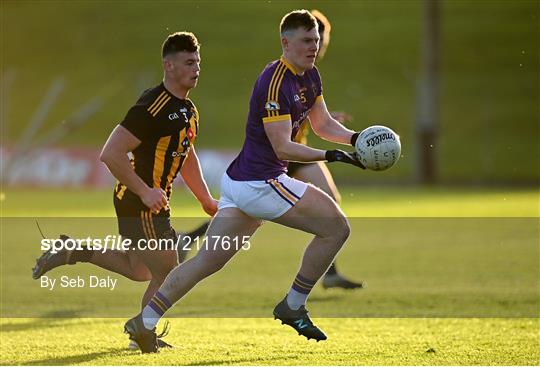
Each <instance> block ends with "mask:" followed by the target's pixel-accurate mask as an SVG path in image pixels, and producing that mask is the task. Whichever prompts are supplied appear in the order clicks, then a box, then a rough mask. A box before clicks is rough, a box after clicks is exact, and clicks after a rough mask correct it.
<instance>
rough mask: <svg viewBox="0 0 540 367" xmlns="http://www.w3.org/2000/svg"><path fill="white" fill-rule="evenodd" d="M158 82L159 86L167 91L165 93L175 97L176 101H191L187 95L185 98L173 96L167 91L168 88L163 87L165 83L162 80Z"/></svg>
mask: <svg viewBox="0 0 540 367" xmlns="http://www.w3.org/2000/svg"><path fill="white" fill-rule="evenodd" d="M160 84H161V88H162V89H163V90H164V91H165V93H167V95H169V96H171V97H172V98H174V99H176V100H177V101H180V102H185V101H190V102H191V100H190V99H189V97H186V98H184V99H182V98H178V97H177V96H175V95H174V94H172V93H171V92H169V90H168V89H167V88H166V87H165V83H163V81H161V83H160Z"/></svg>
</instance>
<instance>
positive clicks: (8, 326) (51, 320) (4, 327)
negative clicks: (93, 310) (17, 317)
mask: <svg viewBox="0 0 540 367" xmlns="http://www.w3.org/2000/svg"><path fill="white" fill-rule="evenodd" d="M74 318H76V319H77V325H79V326H80V325H82V324H91V323H93V320H92V319H80V318H78V317H77V316H73V317H66V316H62V317H53V316H52V315H51V316H44V317H43V318H34V319H32V320H31V321H28V322H23V323H18V322H9V321H8V322H2V324H1V325H0V329H1V331H2V333H4V332H18V331H29V330H34V329H51V328H56V327H65V326H67V325H70V322H71V321H72V319H74ZM104 320H106V319H100V322H104ZM111 322H115V320H111Z"/></svg>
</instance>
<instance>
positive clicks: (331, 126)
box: [309, 98, 355, 145]
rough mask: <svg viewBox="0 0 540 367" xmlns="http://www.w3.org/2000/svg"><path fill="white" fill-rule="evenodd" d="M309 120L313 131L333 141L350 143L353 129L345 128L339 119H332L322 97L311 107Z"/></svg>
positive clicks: (353, 132)
mask: <svg viewBox="0 0 540 367" xmlns="http://www.w3.org/2000/svg"><path fill="white" fill-rule="evenodd" d="M309 120H310V121H311V127H312V129H313V132H315V134H317V135H318V136H320V137H321V138H323V139H324V140H328V141H331V142H334V143H340V144H348V145H352V144H351V143H352V141H351V139H352V137H353V135H354V134H355V131H353V130H350V129H347V128H346V127H345V126H343V125H342V124H341V123H340V122H339V121H337V120H336V119H334V118H333V117H332V116H331V114H330V112H328V109H327V107H326V103H325V102H324V99H322V98H319V99H318V100H317V102H315V104H314V105H313V107H312V108H311V112H310V113H309Z"/></svg>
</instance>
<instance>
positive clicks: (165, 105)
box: [115, 83, 199, 208]
mask: <svg viewBox="0 0 540 367" xmlns="http://www.w3.org/2000/svg"><path fill="white" fill-rule="evenodd" d="M120 125H121V126H123V127H124V128H126V129H127V130H128V131H129V132H131V133H132V134H133V135H134V136H135V137H137V139H139V140H140V141H141V144H140V145H139V146H138V147H137V148H136V149H135V150H133V152H131V153H132V157H131V164H132V166H133V169H134V170H135V173H137V175H138V176H139V177H141V178H142V180H143V181H144V182H145V183H146V184H147V185H148V186H149V187H152V188H159V187H161V188H162V189H163V190H165V192H166V193H167V197H169V198H170V196H171V192H172V183H173V181H174V179H175V178H176V176H177V174H178V172H179V170H180V168H181V167H182V164H183V163H184V161H185V159H186V157H187V155H188V154H189V150H190V148H191V146H192V145H193V143H194V141H195V138H196V137H197V134H198V132H199V112H198V111H197V108H196V107H195V105H194V104H193V102H192V101H191V100H189V99H179V98H177V97H175V96H174V95H173V94H172V93H170V92H169V91H167V89H166V88H165V86H164V85H163V83H161V84H160V85H158V86H157V87H154V88H151V89H148V90H146V91H144V92H143V94H142V95H141V97H140V98H139V100H138V101H137V103H136V104H135V105H134V106H133V107H131V108H130V109H129V111H128V113H127V115H126V117H125V118H124V120H123V121H122V122H121V123H120ZM115 199H116V200H118V201H123V202H124V201H129V202H130V204H132V205H133V204H135V206H136V207H140V208H145V206H144V204H143V203H142V201H141V200H140V198H139V197H138V196H137V195H136V194H135V193H133V192H131V191H130V190H129V189H127V187H126V186H125V185H124V184H122V183H121V182H119V183H118V184H117V185H116V188H115Z"/></svg>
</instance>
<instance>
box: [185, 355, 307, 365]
mask: <svg viewBox="0 0 540 367" xmlns="http://www.w3.org/2000/svg"><path fill="white" fill-rule="evenodd" d="M295 357H297V356H296V355H286V356H279V357H269V358H261V357H253V358H238V359H214V360H204V361H200V362H195V363H187V364H186V365H187V366H215V365H232V364H235V363H240V364H243V363H250V362H256V364H258V365H264V364H268V363H266V362H270V361H277V360H283V359H289V358H295Z"/></svg>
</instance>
